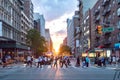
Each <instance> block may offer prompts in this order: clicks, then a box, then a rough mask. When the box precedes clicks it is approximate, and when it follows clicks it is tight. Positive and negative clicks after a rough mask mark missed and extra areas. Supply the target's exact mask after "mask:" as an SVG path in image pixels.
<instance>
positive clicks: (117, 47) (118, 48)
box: [114, 43, 120, 57]
mask: <svg viewBox="0 0 120 80" xmlns="http://www.w3.org/2000/svg"><path fill="white" fill-rule="evenodd" d="M114 50H115V56H116V57H120V43H115V45H114Z"/></svg>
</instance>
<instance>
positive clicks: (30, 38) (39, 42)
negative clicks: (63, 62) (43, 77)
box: [26, 29, 47, 56]
mask: <svg viewBox="0 0 120 80" xmlns="http://www.w3.org/2000/svg"><path fill="white" fill-rule="evenodd" d="M26 37H27V44H28V45H29V46H30V47H31V49H32V51H34V55H36V56H39V55H42V53H43V52H44V51H47V47H46V41H45V38H44V37H43V36H41V35H40V33H39V32H38V31H37V30H35V29H30V30H29V31H28V32H27V35H26Z"/></svg>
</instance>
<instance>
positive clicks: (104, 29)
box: [102, 27, 114, 32]
mask: <svg viewBox="0 0 120 80" xmlns="http://www.w3.org/2000/svg"><path fill="white" fill-rule="evenodd" d="M102 31H103V32H112V31H114V27H108V28H103V29H102Z"/></svg>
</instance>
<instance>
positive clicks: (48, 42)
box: [45, 29, 52, 52]
mask: <svg viewBox="0 0 120 80" xmlns="http://www.w3.org/2000/svg"><path fill="white" fill-rule="evenodd" d="M45 35H46V36H45V40H46V44H47V48H48V51H49V52H51V51H52V40H51V37H50V31H49V29H45Z"/></svg>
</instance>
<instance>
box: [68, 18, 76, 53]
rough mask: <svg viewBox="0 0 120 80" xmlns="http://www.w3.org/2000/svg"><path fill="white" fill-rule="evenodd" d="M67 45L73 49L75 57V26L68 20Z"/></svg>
mask: <svg viewBox="0 0 120 80" xmlns="http://www.w3.org/2000/svg"><path fill="white" fill-rule="evenodd" d="M67 45H68V46H69V47H70V48H71V52H72V54H73V55H75V43H74V24H73V20H71V19H67Z"/></svg>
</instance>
